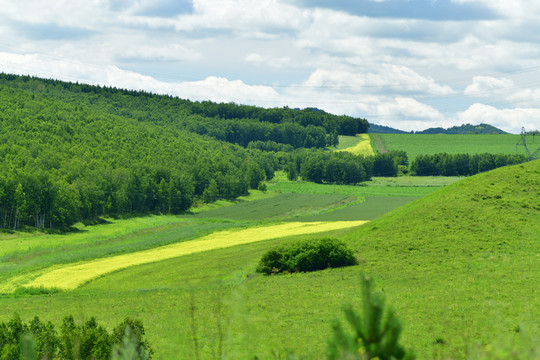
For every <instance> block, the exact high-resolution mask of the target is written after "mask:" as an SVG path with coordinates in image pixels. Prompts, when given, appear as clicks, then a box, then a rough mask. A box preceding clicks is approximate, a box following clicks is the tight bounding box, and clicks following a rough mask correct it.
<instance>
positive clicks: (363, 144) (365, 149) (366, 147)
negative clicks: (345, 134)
mask: <svg viewBox="0 0 540 360" xmlns="http://www.w3.org/2000/svg"><path fill="white" fill-rule="evenodd" d="M356 137H359V138H360V141H359V142H358V143H357V144H356V145H354V146H351V147H348V148H346V149H341V150H338V151H347V152H350V153H353V154H355V155H364V156H373V155H375V152H373V148H372V147H371V142H370V140H369V134H357V135H356Z"/></svg>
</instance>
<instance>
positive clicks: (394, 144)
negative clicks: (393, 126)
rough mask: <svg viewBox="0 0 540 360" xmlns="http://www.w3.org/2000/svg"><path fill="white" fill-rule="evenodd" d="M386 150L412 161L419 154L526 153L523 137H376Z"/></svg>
mask: <svg viewBox="0 0 540 360" xmlns="http://www.w3.org/2000/svg"><path fill="white" fill-rule="evenodd" d="M377 136H378V137H379V138H380V139H381V141H382V144H383V146H384V148H385V149H386V150H387V151H391V150H404V151H405V152H406V153H407V155H408V157H409V162H412V161H413V160H414V159H416V157H417V156H418V155H431V154H438V153H444V152H445V153H447V154H462V153H468V154H481V153H491V154H523V155H525V154H526V152H525V148H524V147H523V145H522V141H521V136H520V135H512V134H504V135H500V134H491V135H476V134H470V135H446V134H437V135H431V134H377Z"/></svg>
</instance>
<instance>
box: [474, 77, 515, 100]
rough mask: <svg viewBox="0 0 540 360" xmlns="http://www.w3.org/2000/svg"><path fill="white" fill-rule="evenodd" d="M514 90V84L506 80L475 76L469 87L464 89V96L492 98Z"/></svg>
mask: <svg viewBox="0 0 540 360" xmlns="http://www.w3.org/2000/svg"><path fill="white" fill-rule="evenodd" d="M513 89H514V82H513V81H512V80H511V79H507V78H495V77H490V76H475V77H474V78H473V82H472V84H471V85H469V86H467V88H466V89H465V94H466V95H469V96H478V97H492V96H494V95H501V94H505V93H507V92H508V91H510V90H513Z"/></svg>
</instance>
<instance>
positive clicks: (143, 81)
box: [0, 53, 280, 106]
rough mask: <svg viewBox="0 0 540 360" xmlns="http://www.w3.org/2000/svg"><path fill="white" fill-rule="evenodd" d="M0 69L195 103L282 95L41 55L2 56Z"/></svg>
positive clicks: (259, 100)
mask: <svg viewBox="0 0 540 360" xmlns="http://www.w3.org/2000/svg"><path fill="white" fill-rule="evenodd" d="M0 68H2V69H3V71H5V72H8V73H14V74H23V75H24V74H34V75H37V76H41V77H44V78H52V79H59V80H65V81H72V82H75V81H80V82H84V83H90V84H98V85H106V86H114V87H119V88H124V89H133V90H145V91H149V92H153V93H157V94H171V95H174V96H178V97H182V98H187V99H191V100H212V101H216V102H237V103H245V104H260V105H266V106H271V104H272V103H273V102H276V101H279V99H280V97H279V94H278V93H277V92H276V91H275V90H274V89H272V88H271V87H268V86H252V85H247V84H245V83H244V82H242V81H240V80H235V81H230V80H227V79H225V78H218V77H208V78H206V79H204V80H201V81H193V82H163V81H159V80H156V79H154V78H152V77H150V76H144V75H141V74H138V73H136V72H133V71H126V70H122V69H120V68H118V67H116V66H114V65H108V66H100V65H96V64H94V65H89V64H87V63H82V62H78V61H55V62H51V61H49V60H47V59H43V58H41V57H40V56H38V55H15V54H7V53H0ZM44 69H47V70H44Z"/></svg>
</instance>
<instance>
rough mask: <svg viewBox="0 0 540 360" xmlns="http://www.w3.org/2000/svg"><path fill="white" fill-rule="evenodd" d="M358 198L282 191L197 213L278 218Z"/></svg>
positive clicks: (314, 211) (318, 210)
mask: <svg viewBox="0 0 540 360" xmlns="http://www.w3.org/2000/svg"><path fill="white" fill-rule="evenodd" d="M357 201H358V200H357V198H356V197H354V196H349V195H346V194H303V193H282V194H278V195H276V196H274V197H271V198H267V199H260V200H255V201H249V202H240V203H238V204H235V205H234V206H229V207H222V208H218V209H213V210H208V211H204V212H200V213H198V214H196V215H195V217H197V218H222V219H234V220H272V219H274V220H278V219H285V218H294V217H298V216H306V215H314V214H319V213H324V212H329V211H332V210H334V209H337V208H341V207H343V206H347V205H348V204H351V203H355V202H357ZM356 220H365V219H356Z"/></svg>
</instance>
